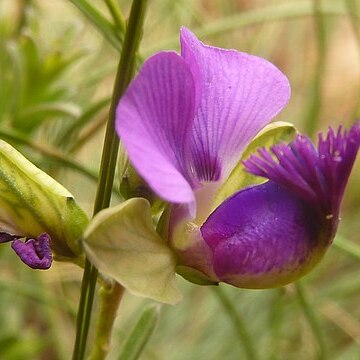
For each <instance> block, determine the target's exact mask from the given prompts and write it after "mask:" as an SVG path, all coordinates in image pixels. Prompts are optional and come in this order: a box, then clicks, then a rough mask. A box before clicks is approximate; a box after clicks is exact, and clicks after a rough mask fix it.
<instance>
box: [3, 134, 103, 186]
mask: <svg viewBox="0 0 360 360" xmlns="http://www.w3.org/2000/svg"><path fill="white" fill-rule="evenodd" d="M0 137H1V138H2V139H5V140H6V141H10V142H14V143H16V144H19V145H25V146H27V147H29V148H31V149H33V150H35V151H38V152H39V153H40V154H41V155H43V156H44V157H46V158H47V159H50V160H52V161H55V162H56V163H58V164H61V165H63V166H66V167H67V168H70V169H73V170H76V171H77V172H79V173H81V174H83V175H85V176H87V177H88V178H89V179H91V180H95V181H97V180H98V176H97V174H96V173H95V172H93V171H92V170H91V169H88V168H86V167H85V166H83V165H82V164H80V163H79V162H77V161H74V160H71V159H70V158H69V157H67V156H66V155H65V154H63V153H62V152H60V151H57V150H56V149H54V148H52V147H49V146H45V145H43V144H40V143H37V142H34V141H32V140H29V139H28V138H27V137H25V136H24V135H22V134H19V133H15V132H13V131H8V130H4V129H1V130H0Z"/></svg>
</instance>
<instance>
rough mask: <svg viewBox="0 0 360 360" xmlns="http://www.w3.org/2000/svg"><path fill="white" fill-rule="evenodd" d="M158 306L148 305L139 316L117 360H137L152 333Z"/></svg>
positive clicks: (157, 315) (157, 316)
mask: <svg viewBox="0 0 360 360" xmlns="http://www.w3.org/2000/svg"><path fill="white" fill-rule="evenodd" d="M159 310H160V308H159V305H153V304H152V305H149V306H147V307H146V308H145V309H144V310H143V313H142V314H141V316H140V319H139V321H138V322H137V324H136V325H135V327H134V329H133V331H132V332H131V333H130V336H129V338H128V339H127V341H126V343H125V346H124V348H123V350H122V352H121V354H120V356H119V357H118V360H136V359H139V357H140V356H141V353H142V352H143V350H144V348H145V346H146V344H147V343H148V341H149V340H150V337H151V335H152V333H153V332H154V329H155V326H156V323H157V320H158V318H159V313H160V311H159Z"/></svg>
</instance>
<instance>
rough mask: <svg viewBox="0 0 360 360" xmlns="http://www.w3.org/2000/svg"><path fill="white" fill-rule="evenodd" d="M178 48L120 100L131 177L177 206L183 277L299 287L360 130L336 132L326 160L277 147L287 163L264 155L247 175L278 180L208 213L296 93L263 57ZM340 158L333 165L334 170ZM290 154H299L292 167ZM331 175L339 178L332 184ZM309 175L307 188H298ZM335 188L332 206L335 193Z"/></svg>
mask: <svg viewBox="0 0 360 360" xmlns="http://www.w3.org/2000/svg"><path fill="white" fill-rule="evenodd" d="M180 41H181V55H178V54H177V53H175V52H160V53H158V54H156V55H154V56H152V57H151V58H150V59H148V60H147V61H146V62H145V63H144V65H143V67H142V69H141V70H140V72H139V74H138V76H137V77H136V78H135V79H134V81H133V82H132V83H131V85H130V86H129V88H128V90H127V91H126V93H125V95H124V96H123V97H122V99H121V101H120V103H119V106H118V109H117V121H116V129H117V132H118V134H119V136H120V137H121V139H122V141H123V143H124V146H125V148H126V150H127V152H128V155H129V158H130V160H131V162H132V164H133V165H134V166H135V168H136V170H137V171H138V172H139V174H140V175H141V176H142V177H143V178H144V179H145V180H146V181H147V183H148V184H149V185H150V187H151V188H152V189H153V190H154V191H155V192H156V193H157V194H158V195H159V196H160V197H161V198H163V199H164V200H166V201H168V202H171V203H173V206H172V210H171V215H170V223H169V246H171V247H172V248H173V250H174V251H175V252H176V254H177V256H178V259H179V266H178V272H179V273H181V274H182V275H183V276H185V277H186V278H188V279H190V280H191V281H194V282H198V283H211V282H213V283H216V282H219V281H225V282H228V283H231V284H234V285H236V286H243V287H269V286H276V285H281V284H283V283H286V282H288V281H292V280H293V279H295V278H296V277H298V276H299V274H300V275H301V274H302V273H304V272H305V271H307V270H308V269H309V268H310V267H311V266H312V265H313V264H314V263H315V260H312V259H315V258H316V259H318V258H319V255H318V253H320V252H321V251H322V252H323V251H324V248H326V247H327V245H328V243H329V242H330V241H331V239H330V238H332V237H333V235H334V232H335V229H336V225H337V214H338V212H337V213H335V211H332V212H328V211H327V210H326V211H325V213H324V212H323V208H324V207H323V206H324V203H325V202H328V198H329V197H333V198H334V200H333V201H334V202H337V204H338V206H339V203H340V200H341V196H342V192H343V190H344V186H345V183H346V180H347V178H348V176H349V172H350V170H351V166H352V163H353V161H354V158H355V155H356V151H357V147H358V143H359V139H358V136H357V135H354V134H355V133H358V130H356V129H357V128H354V129H355V130H352V131H351V133H350V134H349V135H342V134H341V133H339V135H338V136H337V137H335V135H334V134H332V133H330V134H329V137H328V138H327V139H326V140H324V141H322V142H321V144H320V148H321V149H322V150H321V151H320V150H319V154H320V155H319V154H318V152H317V151H316V150H315V149H314V148H313V146H312V145H311V143H310V142H309V141H308V140H304V138H302V137H298V138H297V140H296V141H295V142H294V143H293V144H292V145H291V146H290V147H287V146H286V145H279V146H278V147H275V148H274V150H273V151H274V152H275V154H276V155H278V154H279V157H280V158H281V160H280V165H277V163H276V162H275V161H274V160H271V159H272V158H271V156H270V155H269V154H268V153H267V152H266V151H265V150H263V151H262V152H261V155H262V156H263V159H262V158H254V157H253V158H251V159H250V160H249V161H248V162H247V163H246V164H247V168H248V169H249V170H250V171H251V172H253V173H256V174H257V175H261V176H266V177H268V178H270V179H271V181H269V182H267V183H266V184H263V185H259V186H254V187H250V188H247V189H244V190H242V191H240V192H238V193H237V194H235V195H233V196H232V197H231V198H229V199H227V200H226V201H225V202H224V203H223V204H221V205H220V206H219V207H218V208H217V209H215V211H213V200H214V197H215V195H216V192H217V190H218V189H219V187H220V185H221V184H222V183H223V182H224V181H225V180H226V179H227V177H228V175H229V173H230V171H231V170H232V169H233V167H234V165H235V164H236V163H237V161H238V160H239V158H240V155H241V154H242V152H243V150H244V149H245V147H246V146H247V145H248V144H249V142H250V141H251V140H252V139H253V137H254V136H255V135H256V134H257V133H258V132H259V131H260V130H261V129H262V128H263V127H264V126H265V125H266V124H267V123H268V122H269V121H270V120H271V119H272V118H273V117H274V116H276V115H277V114H278V113H279V112H280V111H281V110H282V108H283V107H284V106H285V104H286V103H287V101H288V99H289V96H290V87H289V83H288V80H287V78H286V77H285V76H284V75H283V74H282V73H281V72H280V71H279V70H278V69H277V68H276V67H275V66H274V65H272V64H271V63H269V62H267V61H266V60H264V59H261V58H258V57H255V56H252V55H248V54H244V53H240V52H238V51H235V50H225V49H219V48H215V47H210V46H206V45H204V44H203V43H202V42H200V41H199V40H198V39H197V38H196V37H195V36H194V35H193V34H192V33H191V32H190V31H189V30H187V29H185V28H182V29H181V36H180ZM331 134H332V135H331ZM331 139H332V140H331ZM350 144H352V145H350ZM352 147H353V150H352V151H350V150H349V149H350V148H352ZM335 148H336V149H335ZM296 149H297V150H296ZM310 149H312V150H310ZM326 149H328V153H326ZM334 149H335V150H334ZM340 150H343V152H342V153H341V154H342V155H340V156H343V157H342V158H341V159H340V158H339V159H340V161H339V164H338V167H337V166H335V165H331V164H333V159H334V158H335V156H334V154H335V153H336V155H338V151H340ZM282 154H285V155H282ZM291 154H293V155H292V157H293V158H295V159H298V158H299V159H300V157H299V156H300V155H303V156H304V158H303V160H299V162H298V163H295V162H294V159H293V158H292V157H291ZM324 154H325V158H323V157H322V156H323V155H324ZM327 154H328V156H326V155H327ZM336 158H337V159H338V157H336ZM334 161H337V160H334ZM264 163H266V164H267V165H266V166H263V165H264ZM323 163H324V164H327V165H326V166H325V165H319V164H323ZM295 164H296V165H295ZM291 165H293V167H291ZM290 167H291V170H290ZM330 168H331V169H335V168H336V169H337V170H338V171H337V172H336V173H338V172H339V171H341V173H340V174H337V177H336V176H335V175H336V174H335V175H334V180H333V182H332V183H331V184H330V183H328V181H329V179H328V178H327V176H328V173H329V171H330V170H329V169H330ZM321 171H324V173H321ZM304 174H305V175H304ZM280 175H282V177H281V176H280ZM313 175H316V176H318V177H319V179H317V178H315V179H313V178H312V177H313ZM276 176H277V177H276ZM302 177H304V178H305V179H307V180H308V183H307V186H305V184H304V183H303V182H299V181H300V180H299V179H300V178H302ZM340 177H341V178H342V179H343V181H340V180H339V179H340ZM284 179H292V180H293V181H292V182H291V181H290V180H289V181H288V182H287V183H286V184H285V180H284ZM309 179H310V180H309ZM320 179H321V180H320ZM304 181H305V180H304ZM316 181H318V182H321V184H318V183H317V182H316ZM298 182H299V184H300V185H299V186H297V187H296V186H294V185H290V184H297V183H298ZM340 182H341V183H342V186H343V187H342V188H341V189H342V192H341V193H339V192H337V193H336V195H337V196H338V197H337V198H336V199H335V195H334V194H335V193H334V192H333V190H332V188H331V189H330V190H329V186H330V187H331V186H335V185H334V184H338V183H340ZM314 186H315V187H314ZM318 187H319V188H321V190H323V191H324V192H323V194H322V197H321V199H322V202H321V204H320V203H319V197H317V198H311V196H310V194H312V193H314V192H315V193H317V192H318ZM309 189H310V190H309ZM301 191H302V192H301ZM305 193H306V196H308V198H306V197H305V195H304V194H305ZM318 195H319V194H318ZM309 201H310V202H309ZM212 211H213V212H212ZM211 212H212V214H211V215H210V216H209V214H210V213H211ZM331 215H332V216H333V218H332V220H331V221H330V222H331V223H332V225H331V229H328V228H327V226H328V223H329V220H327V218H329V217H330V216H331ZM329 239H330V240H329ZM320 247H321V249H320ZM319 249H320V250H321V251H320V250H319ZM302 264H305V265H304V266H303V265H302ZM300 268H301V269H302V270H299V269H300Z"/></svg>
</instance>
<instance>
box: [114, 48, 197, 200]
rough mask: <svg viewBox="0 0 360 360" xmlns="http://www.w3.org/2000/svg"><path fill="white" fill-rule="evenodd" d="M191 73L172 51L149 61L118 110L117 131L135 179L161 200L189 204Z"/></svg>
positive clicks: (182, 60) (125, 95)
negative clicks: (144, 183)
mask: <svg viewBox="0 0 360 360" xmlns="http://www.w3.org/2000/svg"><path fill="white" fill-rule="evenodd" d="M194 98H195V90H194V81H193V78H192V74H191V72H190V70H189V69H188V67H187V65H186V64H185V61H184V59H183V58H181V57H180V56H179V55H177V54H176V53H175V52H161V53H158V54H157V55H154V56H152V57H151V58H149V59H148V60H147V61H146V62H145V63H144V65H143V66H142V68H141V70H140V72H139V74H138V76H137V77H136V78H135V79H134V80H133V81H132V83H131V84H130V86H129V88H128V90H127V91H126V93H125V94H124V96H123V97H122V99H121V100H120V103H119V105H118V108H117V117H116V130H117V132H118V134H119V136H120V137H121V139H122V141H123V142H124V145H125V148H126V150H127V152H128V155H129V158H130V160H131V162H132V163H133V165H134V166H135V168H136V170H137V171H138V172H139V174H140V175H141V176H142V177H143V178H144V179H145V180H146V181H147V182H148V184H149V185H150V187H151V188H152V189H153V190H154V191H155V192H156V193H157V194H158V195H159V196H160V197H162V198H163V199H165V200H167V201H170V202H175V203H189V202H192V201H193V199H194V195H193V191H192V187H193V185H194V184H193V180H192V176H191V175H190V172H189V171H190V170H189V167H190V161H191V158H190V153H189V149H190V146H189V141H190V134H191V127H192V124H193V118H194V112H195V100H194Z"/></svg>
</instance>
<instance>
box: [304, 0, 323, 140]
mask: <svg viewBox="0 0 360 360" xmlns="http://www.w3.org/2000/svg"><path fill="white" fill-rule="evenodd" d="M321 7H322V5H321V2H320V0H313V11H314V20H315V27H316V35H317V36H316V42H317V52H318V54H317V55H318V57H317V62H316V67H315V74H314V80H313V83H312V87H311V90H310V101H309V107H308V110H307V114H306V116H305V132H306V133H307V134H308V135H309V136H313V135H314V133H315V130H316V127H317V123H318V122H319V118H320V112H321V105H322V104H321V99H322V95H321V92H322V84H323V79H324V74H325V66H326V29H325V23H324V15H323V14H322V8H321Z"/></svg>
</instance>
